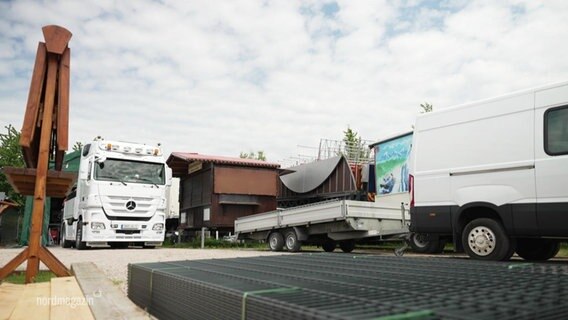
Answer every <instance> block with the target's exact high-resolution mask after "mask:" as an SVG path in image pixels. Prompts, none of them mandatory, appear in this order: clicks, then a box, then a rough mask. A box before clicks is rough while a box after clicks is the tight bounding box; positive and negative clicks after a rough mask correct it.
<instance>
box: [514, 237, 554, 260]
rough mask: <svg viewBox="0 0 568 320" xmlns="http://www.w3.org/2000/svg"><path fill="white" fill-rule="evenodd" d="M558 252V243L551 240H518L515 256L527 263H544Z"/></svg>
mask: <svg viewBox="0 0 568 320" xmlns="http://www.w3.org/2000/svg"><path fill="white" fill-rule="evenodd" d="M558 251H560V242H558V241H556V240H552V239H518V240H517V254H518V255H519V257H521V258H523V259H525V260H529V261H545V260H548V259H551V258H554V256H556V254H557V253H558Z"/></svg>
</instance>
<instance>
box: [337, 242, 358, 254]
mask: <svg viewBox="0 0 568 320" xmlns="http://www.w3.org/2000/svg"><path fill="white" fill-rule="evenodd" d="M339 247H340V248H341V251H343V252H345V253H349V252H351V251H353V249H355V240H343V241H339Z"/></svg>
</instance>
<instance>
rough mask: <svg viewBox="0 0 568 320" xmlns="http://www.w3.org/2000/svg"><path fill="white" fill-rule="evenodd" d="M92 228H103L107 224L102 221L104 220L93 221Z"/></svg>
mask: <svg viewBox="0 0 568 320" xmlns="http://www.w3.org/2000/svg"><path fill="white" fill-rule="evenodd" d="M91 229H93V230H103V229H105V224H104V223H102V222H91Z"/></svg>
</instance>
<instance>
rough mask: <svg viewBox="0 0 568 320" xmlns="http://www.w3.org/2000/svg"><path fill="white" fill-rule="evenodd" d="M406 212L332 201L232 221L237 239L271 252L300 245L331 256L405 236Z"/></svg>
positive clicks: (297, 248) (399, 208)
mask: <svg viewBox="0 0 568 320" xmlns="http://www.w3.org/2000/svg"><path fill="white" fill-rule="evenodd" d="M408 219H409V216H408V210H406V209H405V207H404V206H403V205H402V204H400V205H396V204H395V205H391V206H389V205H385V204H378V203H375V202H365V201H354V200H332V201H326V202H320V203H315V204H310V205H305V206H300V207H294V208H289V209H280V210H275V211H270V212H266V213H259V214H256V215H250V216H245V217H241V218H238V219H237V220H235V232H236V234H237V237H238V238H239V239H254V240H265V241H266V242H267V243H268V247H269V248H270V250H272V251H281V250H282V249H283V248H284V247H286V249H287V250H288V251H291V252H296V251H300V249H301V245H302V244H314V245H320V246H322V248H323V249H324V250H325V251H327V252H331V251H333V250H335V248H336V247H337V245H338V244H339V247H340V248H341V250H343V251H344V252H351V251H352V250H353V249H354V247H355V241H356V240H359V239H367V238H375V239H383V240H386V239H389V238H394V237H398V236H404V235H406V234H407V233H408Z"/></svg>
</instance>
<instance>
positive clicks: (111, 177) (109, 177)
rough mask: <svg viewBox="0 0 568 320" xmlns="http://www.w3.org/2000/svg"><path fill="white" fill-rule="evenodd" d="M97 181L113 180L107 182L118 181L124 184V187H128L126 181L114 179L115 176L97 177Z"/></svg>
mask: <svg viewBox="0 0 568 320" xmlns="http://www.w3.org/2000/svg"><path fill="white" fill-rule="evenodd" d="M95 179H111V180H106V181H110V182H117V181H118V182H120V183H122V184H123V185H125V186H127V184H126V182H124V179H121V178H117V177H114V176H97V177H95Z"/></svg>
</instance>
